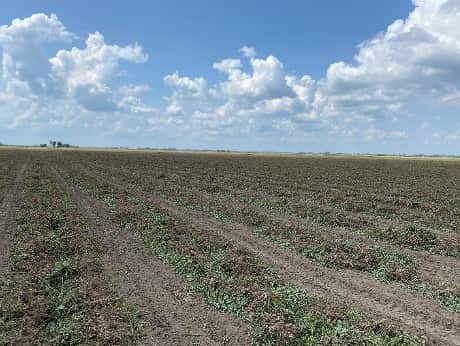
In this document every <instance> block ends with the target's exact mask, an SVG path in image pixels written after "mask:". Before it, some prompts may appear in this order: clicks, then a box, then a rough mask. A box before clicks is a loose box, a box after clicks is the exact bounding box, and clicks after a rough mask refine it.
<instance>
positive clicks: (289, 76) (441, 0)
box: [0, 0, 460, 141]
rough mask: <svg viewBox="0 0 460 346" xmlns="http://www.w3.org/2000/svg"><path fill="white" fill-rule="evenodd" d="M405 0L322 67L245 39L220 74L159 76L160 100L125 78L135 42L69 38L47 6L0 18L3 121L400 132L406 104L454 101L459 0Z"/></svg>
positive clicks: (458, 85)
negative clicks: (213, 77) (2, 21)
mask: <svg viewBox="0 0 460 346" xmlns="http://www.w3.org/2000/svg"><path fill="white" fill-rule="evenodd" d="M413 3H414V9H413V11H412V12H411V13H410V14H409V15H408V17H407V18H406V19H404V20H397V21H395V22H394V23H392V24H390V25H389V26H388V27H387V29H386V30H385V31H383V32H381V33H378V34H377V35H375V36H374V37H371V38H370V39H369V40H367V41H365V42H363V43H361V44H360V45H359V46H358V47H357V54H356V56H355V59H354V61H353V62H352V63H345V62H341V61H339V62H336V63H333V64H331V65H330V66H329V67H328V69H327V73H326V75H325V76H324V78H321V79H319V80H314V79H313V78H312V77H310V76H309V75H307V74H305V75H304V74H300V75H299V74H293V73H287V72H286V71H285V68H284V66H283V63H282V62H281V61H280V60H279V59H278V58H277V57H276V56H274V55H268V56H266V57H261V56H258V55H257V52H256V50H255V49H254V48H253V47H249V46H244V47H242V48H240V50H239V52H240V53H241V54H242V55H243V56H244V58H243V57H241V59H239V58H225V59H222V60H221V61H219V62H216V63H214V64H213V65H212V68H214V69H215V70H216V71H218V72H219V77H218V79H217V81H212V82H211V81H208V80H207V79H206V78H204V77H202V76H198V77H189V76H184V75H180V74H179V73H178V72H175V73H172V74H169V75H166V76H165V77H164V83H165V84H166V85H167V86H169V87H170V88H171V89H172V91H171V93H170V95H169V96H167V97H165V98H164V99H165V101H166V105H165V106H164V107H154V106H152V105H150V104H149V102H148V101H146V96H147V95H148V93H149V92H150V91H151V88H150V86H149V85H147V84H139V85H133V84H126V85H123V83H122V81H123V78H125V77H128V76H129V71H127V70H126V67H125V66H123V70H122V71H120V64H121V62H129V63H144V62H146V61H147V59H148V57H147V55H146V54H145V53H144V51H143V49H142V47H141V46H140V45H139V44H137V43H134V44H131V45H126V46H120V45H116V44H108V43H106V41H105V39H104V36H103V35H102V34H100V33H99V32H95V33H93V34H90V35H89V36H88V38H87V40H86V44H83V47H81V44H79V45H76V47H73V48H71V49H69V48H67V47H68V44H69V43H74V44H75V42H76V40H77V37H76V35H74V34H73V33H71V32H69V31H67V29H66V28H65V26H64V25H63V24H62V23H61V22H60V21H59V19H58V18H57V17H56V16H55V15H49V16H48V15H45V14H35V15H32V16H31V17H29V18H25V19H16V20H14V21H13V22H12V23H11V24H10V25H3V26H0V47H1V52H2V73H1V78H0V123H1V124H2V125H3V124H6V125H9V126H18V125H20V124H32V125H33V126H36V125H37V126H40V124H41V126H43V124H53V126H59V124H61V125H63V126H64V124H65V126H72V124H75V123H76V122H80V121H81V122H82V123H85V124H89V125H88V126H90V125H91V124H92V123H94V124H97V126H101V127H103V126H104V125H103V124H109V125H110V126H111V127H112V128H113V129H114V130H116V131H122V129H123V127H125V128H126V130H127V131H128V132H132V133H133V132H137V131H142V129H144V128H147V125H149V124H150V125H151V127H150V128H153V127H155V128H160V127H161V124H162V123H163V124H164V126H165V127H168V126H169V127H174V126H180V127H181V128H182V129H187V131H192V130H193V131H194V132H195V133H201V131H202V132H204V133H211V134H219V133H233V134H235V133H249V132H250V131H255V132H257V131H259V132H264V133H265V132H269V131H273V132H275V133H276V132H277V131H278V132H280V133H282V132H283V131H284V132H285V133H289V134H295V135H299V134H302V133H303V134H308V133H313V132H315V133H319V132H321V133H323V134H325V135H330V136H356V137H360V138H362V139H364V140H373V141H385V140H389V139H395V138H399V139H404V138H407V137H408V136H410V132H411V131H410V130H409V129H399V128H397V126H398V119H400V118H402V117H407V116H408V114H409V113H411V114H414V113H415V112H414V111H413V110H414V109H417V107H413V106H414V105H418V104H419V103H420V104H422V103H423V102H425V103H429V102H433V103H432V104H433V105H434V106H433V108H435V106H436V104H442V107H457V106H458V105H460V96H459V95H460V82H459V81H460V0H414V1H413ZM49 42H54V43H55V44H56V43H57V44H62V46H61V49H60V50H58V51H57V53H56V54H51V56H47V49H45V48H47V44H48V43H49ZM77 42H79V43H80V41H77ZM288 71H289V70H288ZM306 72H308V71H306ZM160 108H161V109H160ZM419 108H420V107H419ZM425 118H427V117H424V118H423V120H425ZM428 120H430V119H428ZM385 121H386V123H385V125H386V126H380V125H382V123H383V122H385ZM414 121H415V120H414ZM420 121H421V120H420ZM420 121H416V122H415V123H416V124H418V123H420ZM390 123H391V124H393V125H394V127H395V128H390V127H391V126H390V125H391V124H390ZM101 124H102V125H101ZM389 124H390V125H389ZM379 126H380V127H381V128H380V127H379ZM255 132H254V133H255ZM440 133H441V132H440ZM446 133H447V132H446ZM455 136H456V134H455V133H454V134H451V135H450V137H448V138H451V139H452V140H453V139H455V138H456V137H455ZM433 138H435V136H433Z"/></svg>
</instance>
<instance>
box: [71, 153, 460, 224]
mask: <svg viewBox="0 0 460 346" xmlns="http://www.w3.org/2000/svg"><path fill="white" fill-rule="evenodd" d="M78 155H79V156H80V157H82V158H84V159H85V160H88V161H91V160H95V158H96V160H95V161H98V162H101V161H102V162H103V165H104V166H112V167H131V168H132V169H133V170H136V171H138V170H139V171H145V172H149V173H150V174H152V175H158V174H162V175H163V179H165V180H167V181H168V182H169V183H170V184H171V185H176V184H178V183H180V182H181V181H188V183H189V185H191V186H193V187H196V188H200V187H203V186H204V185H207V186H209V188H211V189H212V188H215V189H218V190H220V191H222V192H232V191H238V190H243V191H246V193H248V194H252V193H260V192H263V193H266V194H269V195H270V196H271V197H272V198H283V197H285V198H286V199H296V200H299V201H314V202H315V203H317V204H320V205H324V206H326V207H329V208H331V207H334V208H337V209H339V210H343V211H344V212H346V213H358V214H363V215H376V216H383V217H385V218H387V219H393V220H396V221H401V220H403V221H406V222H409V223H416V224H420V225H421V226H425V227H429V228H435V229H440V230H447V231H459V228H458V226H459V224H458V222H459V221H458V220H459V219H460V218H459V216H460V210H459V207H458V206H459V205H460V203H459V202H460V200H459V199H460V197H459V196H460V195H459V189H460V186H459V184H458V182H457V179H456V177H457V176H458V172H459V166H460V165H459V163H458V162H456V161H441V160H439V161H429V160H426V161H422V160H388V159H370V158H367V159H362V158H360V159H350V158H347V159H339V158H294V157H276V158H273V157H264V156H250V157H248V156H230V155H213V156H210V155H198V154H195V155H190V154H188V155H186V154H148V155H145V154H130V155H123V154H116V153H111V154H109V155H105V154H104V157H102V155H100V154H95V153H79V154H78ZM140 158H142V159H140ZM455 216H457V217H455Z"/></svg>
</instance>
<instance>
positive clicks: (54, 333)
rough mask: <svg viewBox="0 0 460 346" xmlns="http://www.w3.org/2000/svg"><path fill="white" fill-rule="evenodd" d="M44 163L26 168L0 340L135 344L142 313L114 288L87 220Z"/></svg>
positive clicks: (2, 292)
mask: <svg viewBox="0 0 460 346" xmlns="http://www.w3.org/2000/svg"><path fill="white" fill-rule="evenodd" d="M45 164H46V163H43V164H42V163H40V162H39V161H38V160H35V161H34V162H33V163H32V164H31V165H30V168H29V171H28V172H27V174H26V178H25V182H24V188H23V192H22V194H21V195H22V198H21V199H22V204H21V208H20V211H19V214H18V223H19V225H18V230H17V233H16V234H15V237H14V242H13V244H12V251H11V258H10V272H9V274H8V278H7V280H2V283H1V285H0V306H1V307H2V309H1V311H0V344H2V345H10V344H53V345H58V344H59V345H77V344H78V345H80V344H98V345H114V344H132V343H133V342H136V340H138V339H139V337H140V334H139V330H140V318H139V316H138V315H137V313H136V311H135V310H134V309H133V308H132V307H131V306H130V305H128V304H126V303H125V302H124V301H123V300H122V299H121V298H119V297H116V295H115V294H114V293H113V292H112V291H111V290H110V289H109V288H108V286H107V284H106V282H105V280H104V279H103V275H102V273H101V268H100V266H99V264H98V261H97V256H98V254H99V252H100V249H99V248H98V246H97V243H96V242H95V240H94V239H93V238H92V236H91V234H90V233H89V232H88V228H87V225H86V221H85V220H84V219H83V218H82V217H81V215H80V214H79V213H78V211H77V210H76V208H75V205H74V204H73V201H72V200H71V199H70V197H69V196H68V195H66V194H65V193H63V192H62V190H61V189H59V187H58V186H57V185H56V182H55V180H54V179H53V177H52V176H50V175H48V174H46V171H45V169H44V166H43V165H45Z"/></svg>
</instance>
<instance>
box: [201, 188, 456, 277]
mask: <svg viewBox="0 0 460 346" xmlns="http://www.w3.org/2000/svg"><path fill="white" fill-rule="evenodd" d="M197 193H198V195H197V196H198V198H199V199H202V200H210V196H209V194H207V193H205V192H198V191H197ZM232 203H233V204H239V206H240V207H245V208H247V206H243V205H242V203H240V202H238V201H233V202H232ZM250 209H251V210H253V211H255V212H256V213H258V214H259V215H261V216H263V217H264V218H265V219H267V220H273V221H276V222H280V223H282V224H284V225H286V226H288V227H289V226H292V227H296V228H303V229H305V231H306V232H310V233H316V234H319V235H321V236H323V237H325V238H328V239H331V238H333V239H350V240H354V241H356V242H358V243H360V244H365V245H368V246H385V247H387V248H390V249H393V250H394V251H398V252H402V253H405V254H407V255H410V256H411V257H413V258H415V259H416V261H417V262H418V264H419V268H420V273H421V276H422V277H421V279H422V280H423V281H424V282H430V283H434V284H439V283H441V282H442V283H449V284H453V285H460V260H458V259H457V258H454V257H445V256H440V255H433V254H430V253H427V252H424V251H417V250H410V249H406V248H403V247H398V246H396V245H392V244H388V243H386V242H384V241H380V240H375V239H371V238H368V237H366V236H363V235H360V234H358V233H355V232H351V231H349V230H346V229H344V228H342V227H330V226H322V225H319V224H317V223H314V222H311V221H308V220H306V219H303V218H300V217H296V216H290V215H289V216H287V215H283V214H282V213H280V212H277V211H274V210H270V211H267V210H266V209H264V208H260V207H254V206H251V207H250Z"/></svg>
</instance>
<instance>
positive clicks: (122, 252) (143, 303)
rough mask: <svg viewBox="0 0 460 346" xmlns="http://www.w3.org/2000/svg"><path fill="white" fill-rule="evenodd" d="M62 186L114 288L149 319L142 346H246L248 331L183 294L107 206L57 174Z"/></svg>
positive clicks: (171, 275)
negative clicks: (98, 249) (98, 247)
mask: <svg viewBox="0 0 460 346" xmlns="http://www.w3.org/2000/svg"><path fill="white" fill-rule="evenodd" d="M55 176H56V179H57V181H58V184H60V185H61V186H62V188H63V189H65V190H66V191H67V192H68V193H69V194H70V195H71V196H73V198H74V200H75V202H76V204H77V206H78V209H79V210H80V211H81V212H82V214H83V215H84V216H85V217H86V218H87V219H88V220H89V223H90V227H91V230H92V231H93V232H94V235H95V236H96V238H97V239H98V241H99V242H100V244H101V246H102V249H103V255H102V258H101V264H102V267H103V270H104V272H105V274H106V275H107V276H108V279H109V281H110V282H111V284H112V285H113V288H114V289H115V290H116V291H117V292H118V293H120V294H121V295H122V296H124V297H125V298H126V299H127V301H129V302H130V303H132V304H134V305H136V306H137V307H138V308H139V309H140V310H141V312H142V314H143V315H144V317H145V319H146V320H147V321H148V323H149V325H148V326H147V328H146V330H145V333H146V338H145V339H144V340H143V341H142V342H143V344H149V345H168V346H169V345H171V346H172V345H235V346H237V345H247V344H250V340H249V337H248V335H247V331H246V327H245V326H244V325H243V324H242V323H241V322H240V321H237V320H236V319H233V318H232V317H231V316H230V315H227V314H224V313H220V312H217V311H215V310H213V309H212V308H210V307H209V306H208V305H207V304H206V302H205V301H204V300H203V299H202V298H200V297H197V296H187V295H185V294H184V287H185V283H184V282H183V281H182V280H181V279H180V278H179V277H178V276H177V275H176V274H175V273H174V271H173V270H172V268H171V267H169V266H168V265H166V264H164V263H163V262H162V261H161V260H160V259H158V258H157V257H155V256H154V255H152V253H151V252H150V251H149V250H148V249H147V248H146V247H145V246H144V244H143V242H142V241H140V240H138V239H136V238H135V237H134V236H133V235H132V234H131V233H129V232H126V231H122V230H121V229H119V228H118V227H116V226H115V225H114V224H113V223H111V221H110V219H111V216H110V211H109V210H108V209H107V207H106V206H105V205H104V204H103V203H101V202H98V201H96V200H94V199H93V198H92V197H90V196H89V195H88V194H87V193H85V192H82V191H81V190H80V189H79V188H78V187H76V186H75V185H73V184H72V185H69V184H66V182H65V181H64V180H63V178H61V177H60V176H59V175H58V174H57V173H55Z"/></svg>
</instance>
